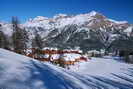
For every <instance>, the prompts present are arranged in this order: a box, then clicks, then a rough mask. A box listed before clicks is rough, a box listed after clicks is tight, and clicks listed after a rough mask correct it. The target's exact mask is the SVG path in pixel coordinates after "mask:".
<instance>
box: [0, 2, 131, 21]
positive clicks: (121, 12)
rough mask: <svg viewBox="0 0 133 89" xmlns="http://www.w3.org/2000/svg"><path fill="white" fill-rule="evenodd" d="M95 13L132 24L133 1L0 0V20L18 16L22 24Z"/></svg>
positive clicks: (8, 19)
mask: <svg viewBox="0 0 133 89" xmlns="http://www.w3.org/2000/svg"><path fill="white" fill-rule="evenodd" d="M92 10H94V11H97V12H100V13H102V14H104V15H105V16H107V17H109V18H111V19H114V20H127V21H129V22H130V23H133V0H0V20H2V21H10V19H11V17H12V16H18V17H19V18H20V20H21V21H22V22H24V21H26V20H28V19H29V18H34V17H36V16H47V17H52V16H54V15H56V14H59V13H64V14H69V15H76V14H80V13H88V12H90V11H92Z"/></svg>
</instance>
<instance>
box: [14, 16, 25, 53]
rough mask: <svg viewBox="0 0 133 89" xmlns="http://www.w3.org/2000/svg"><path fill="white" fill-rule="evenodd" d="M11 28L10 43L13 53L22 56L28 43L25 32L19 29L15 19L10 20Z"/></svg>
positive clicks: (17, 21)
mask: <svg viewBox="0 0 133 89" xmlns="http://www.w3.org/2000/svg"><path fill="white" fill-rule="evenodd" d="M12 26H13V34H12V42H13V48H14V51H15V52H17V53H20V54H24V50H25V49H27V42H28V35H27V31H26V30H25V29H22V28H20V27H19V20H18V19H17V17H13V18H12Z"/></svg>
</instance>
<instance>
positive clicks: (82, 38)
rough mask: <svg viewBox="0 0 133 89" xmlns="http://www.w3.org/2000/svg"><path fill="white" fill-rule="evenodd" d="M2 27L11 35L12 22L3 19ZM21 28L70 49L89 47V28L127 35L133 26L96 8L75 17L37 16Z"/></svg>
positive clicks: (30, 34)
mask: <svg viewBox="0 0 133 89" xmlns="http://www.w3.org/2000/svg"><path fill="white" fill-rule="evenodd" d="M0 26H1V27H2V29H3V31H4V33H5V34H7V35H9V36H11V34H12V26H11V24H8V23H4V22H0ZM21 27H24V28H25V29H26V30H27V31H28V33H29V38H30V39H32V38H34V33H35V32H38V33H39V34H40V35H41V37H42V38H43V39H44V44H45V46H50V47H51V46H52V47H67V48H73V47H80V48H86V47H88V44H89V43H90V39H93V38H91V34H90V30H101V31H105V32H108V33H109V34H110V35H111V36H114V35H117V33H116V31H119V30H121V31H123V33H126V34H130V33H132V32H133V25H132V24H129V23H128V22H127V21H115V20H112V19H109V18H107V17H106V16H104V15H102V14H101V13H98V12H95V11H92V12H90V13H87V14H79V15H75V16H73V15H72V16H70V15H66V14H58V15H56V16H54V17H53V18H47V17H43V16H37V17H36V18H34V19H29V20H28V21H26V22H25V23H24V24H21ZM89 47H92V46H89Z"/></svg>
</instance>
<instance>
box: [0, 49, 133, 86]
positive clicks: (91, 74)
mask: <svg viewBox="0 0 133 89" xmlns="http://www.w3.org/2000/svg"><path fill="white" fill-rule="evenodd" d="M76 68H78V69H76ZM0 88H2V89H133V65H131V64H125V63H123V62H121V61H117V60H113V59H112V58H92V60H89V61H88V62H83V63H78V64H76V65H75V66H71V67H70V70H66V69H63V68H60V67H57V66H54V65H51V64H49V63H43V62H39V61H36V60H33V59H31V58H28V57H25V56H22V55H18V54H15V53H13V52H9V51H6V50H3V49H0Z"/></svg>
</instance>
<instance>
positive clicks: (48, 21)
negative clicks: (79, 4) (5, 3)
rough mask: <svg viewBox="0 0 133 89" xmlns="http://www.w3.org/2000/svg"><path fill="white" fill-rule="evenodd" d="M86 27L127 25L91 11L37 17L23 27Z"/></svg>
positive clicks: (121, 26)
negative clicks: (73, 14) (70, 14)
mask: <svg viewBox="0 0 133 89" xmlns="http://www.w3.org/2000/svg"><path fill="white" fill-rule="evenodd" d="M72 24H75V25H78V26H86V27H90V28H98V27H113V26H114V27H115V28H117V27H119V28H123V27H127V26H128V25H129V24H128V22H127V21H115V20H111V19H108V18H106V17H105V16H104V15H102V14H100V13H98V12H95V11H92V12H90V13H87V14H79V15H75V16H68V15H66V14H58V15H56V16H54V17H53V18H47V17H42V16H37V17H36V18H34V19H30V20H29V21H27V22H26V23H25V24H24V26H26V27H43V28H44V29H53V27H54V28H61V27H65V26H67V25H72Z"/></svg>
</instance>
